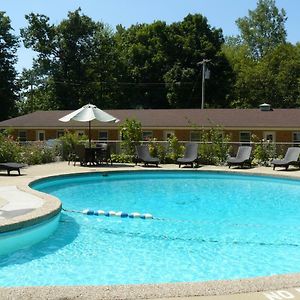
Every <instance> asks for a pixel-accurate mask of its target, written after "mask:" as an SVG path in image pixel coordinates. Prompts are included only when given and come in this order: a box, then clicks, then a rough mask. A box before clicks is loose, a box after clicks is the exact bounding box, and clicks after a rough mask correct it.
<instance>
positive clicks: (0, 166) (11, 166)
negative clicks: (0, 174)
mask: <svg viewBox="0 0 300 300" xmlns="http://www.w3.org/2000/svg"><path fill="white" fill-rule="evenodd" d="M24 167H26V165H25V164H19V163H15V162H7V163H0V170H6V171H7V174H8V175H10V172H11V171H17V172H18V173H19V175H21V172H20V169H21V168H24Z"/></svg>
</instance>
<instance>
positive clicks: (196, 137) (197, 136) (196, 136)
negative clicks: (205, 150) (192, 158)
mask: <svg viewBox="0 0 300 300" xmlns="http://www.w3.org/2000/svg"><path fill="white" fill-rule="evenodd" d="M190 140H191V142H200V140H201V133H200V131H191V133H190Z"/></svg>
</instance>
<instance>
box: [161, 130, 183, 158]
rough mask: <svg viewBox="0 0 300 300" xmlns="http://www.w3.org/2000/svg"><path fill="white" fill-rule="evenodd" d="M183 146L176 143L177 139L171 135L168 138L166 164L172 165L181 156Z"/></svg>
mask: <svg viewBox="0 0 300 300" xmlns="http://www.w3.org/2000/svg"><path fill="white" fill-rule="evenodd" d="M183 152H184V146H183V145H181V144H180V143H179V141H178V138H177V137H176V136H175V135H174V134H172V135H171V136H170V137H169V138H168V150H167V154H166V158H165V160H166V163H174V162H176V161H177V159H178V158H179V157H181V156H182V155H183Z"/></svg>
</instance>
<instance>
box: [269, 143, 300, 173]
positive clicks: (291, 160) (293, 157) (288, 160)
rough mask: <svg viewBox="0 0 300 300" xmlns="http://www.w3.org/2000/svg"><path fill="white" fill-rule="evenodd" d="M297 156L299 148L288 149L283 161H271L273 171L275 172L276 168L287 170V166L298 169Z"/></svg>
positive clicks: (299, 152) (299, 151)
mask: <svg viewBox="0 0 300 300" xmlns="http://www.w3.org/2000/svg"><path fill="white" fill-rule="evenodd" d="M299 155H300V148H299V147H289V148H288V149H287V151H286V153H285V156H284V158H283V159H273V160H272V161H271V164H273V170H275V168H276V167H285V169H286V170H287V169H288V167H289V165H294V166H298V167H300V162H299V161H298V158H299Z"/></svg>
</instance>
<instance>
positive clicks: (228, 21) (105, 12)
mask: <svg viewBox="0 0 300 300" xmlns="http://www.w3.org/2000/svg"><path fill="white" fill-rule="evenodd" d="M256 4H257V0H51V1H46V0H44V1H42V0H0V11H4V12H6V15H7V16H8V17H9V18H10V20H11V25H12V27H13V29H14V34H15V35H19V32H20V28H22V27H26V26H27V25H28V24H27V22H26V20H25V15H26V14H29V13H31V12H33V13H39V14H44V15H46V16H48V17H49V18H50V23H51V24H54V25H58V24H59V23H60V22H61V21H62V20H63V19H66V18H67V15H68V12H69V11H74V10H76V9H78V8H79V7H80V8H81V10H82V13H83V14H85V15H87V16H89V17H91V18H92V19H93V20H94V21H101V22H103V23H105V24H108V25H110V26H111V27H112V28H115V26H116V25H118V24H122V25H123V26H125V27H126V28H128V27H130V26H131V25H133V24H137V23H152V22H154V21H157V20H160V21H165V22H166V23H167V24H171V23H173V22H178V21H182V20H183V18H184V17H185V16H186V15H188V14H189V13H190V14H195V13H200V14H202V15H203V16H205V17H206V18H207V19H208V24H209V25H210V26H211V27H215V28H221V29H222V30H223V35H224V36H228V35H237V34H238V33H239V31H238V28H237V26H236V24H235V21H236V20H237V19H238V18H242V17H245V16H248V10H254V9H255V8H256ZM276 6H277V7H278V8H279V9H281V8H283V9H284V10H285V11H286V15H287V17H288V20H287V22H286V30H287V39H288V41H289V42H291V43H293V44H296V43H297V42H300V30H299V27H300V26H299V17H300V0H276ZM33 57H34V53H33V52H32V51H31V50H27V49H25V48H24V47H21V49H20V50H19V51H18V63H17V65H16V69H17V71H19V72H20V71H21V70H22V69H23V68H30V67H31V65H32V58H33Z"/></svg>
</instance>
